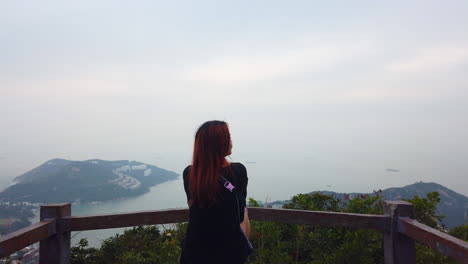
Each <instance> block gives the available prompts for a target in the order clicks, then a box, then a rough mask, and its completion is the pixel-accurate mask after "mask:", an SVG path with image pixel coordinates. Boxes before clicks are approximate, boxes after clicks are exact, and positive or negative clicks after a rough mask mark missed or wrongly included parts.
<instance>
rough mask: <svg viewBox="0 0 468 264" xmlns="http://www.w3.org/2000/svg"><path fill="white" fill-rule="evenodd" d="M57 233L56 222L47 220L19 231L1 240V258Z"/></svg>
mask: <svg viewBox="0 0 468 264" xmlns="http://www.w3.org/2000/svg"><path fill="white" fill-rule="evenodd" d="M55 233H56V221H55V220H53V219H52V220H46V221H42V222H38V223H35V224H32V225H30V226H27V227H25V228H22V229H19V230H17V231H15V232H13V233H10V234H8V235H6V236H4V237H2V238H0V258H2V257H6V256H9V255H10V254H12V253H14V252H16V251H18V250H20V249H22V248H24V247H27V246H29V245H31V244H33V243H36V242H38V241H40V240H42V239H46V238H48V237H50V236H52V235H54V234H55Z"/></svg>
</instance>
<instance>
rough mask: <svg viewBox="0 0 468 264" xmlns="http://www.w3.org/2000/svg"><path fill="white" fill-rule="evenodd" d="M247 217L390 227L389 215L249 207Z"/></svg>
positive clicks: (351, 225) (323, 223)
mask: <svg viewBox="0 0 468 264" xmlns="http://www.w3.org/2000/svg"><path fill="white" fill-rule="evenodd" d="M249 217H250V219H251V220H257V221H268V222H277V223H287V224H311V225H322V226H337V227H349V228H366V229H377V230H386V229H389V227H390V217H389V216H385V215H370V214H349V213H334V212H321V211H305V210H293V209H271V208H249Z"/></svg>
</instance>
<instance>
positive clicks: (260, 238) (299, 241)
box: [71, 192, 468, 264]
mask: <svg viewBox="0 0 468 264" xmlns="http://www.w3.org/2000/svg"><path fill="white" fill-rule="evenodd" d="M407 201H409V202H411V203H412V204H413V206H414V211H415V218H416V219H417V220H418V221H420V222H422V223H424V224H426V225H428V226H431V227H434V228H439V226H438V223H439V222H440V220H441V219H442V217H443V216H441V215H439V214H438V212H437V210H436V208H437V204H438V203H439V201H440V199H439V195H438V193H436V192H434V193H429V194H427V197H424V198H421V197H417V196H415V197H413V199H410V200H407ZM249 205H250V206H251V207H256V206H259V204H258V203H257V202H256V201H255V200H253V199H249ZM283 207H284V208H287V209H298V210H314V211H334V212H348V213H361V214H382V213H383V199H382V196H381V193H379V192H377V193H374V195H372V196H358V197H355V198H353V199H351V200H347V201H343V200H340V199H337V198H335V197H332V196H328V195H324V194H321V193H312V194H299V195H296V196H294V197H293V198H292V199H291V202H290V203H288V204H286V205H284V206H283ZM467 229H468V226H467V225H465V226H460V227H457V228H454V229H453V230H451V231H450V233H449V234H451V235H453V236H457V237H459V238H461V239H465V240H466V239H467ZM185 230H186V224H180V225H176V226H174V227H173V228H170V229H164V230H163V231H161V228H158V227H155V226H139V227H135V228H133V229H130V230H126V231H125V232H124V233H123V234H122V235H116V236H114V237H111V238H109V239H107V240H105V241H104V242H103V243H102V246H101V248H100V249H96V248H90V247H88V244H87V241H86V240H85V239H83V240H81V241H80V242H79V244H78V245H77V246H75V247H73V248H72V252H71V253H72V263H73V264H78V263H80V264H81V263H85V264H88V263H89V264H91V263H92V264H107V263H122V264H127V263H142V264H150V263H151V264H152V263H178V260H179V255H180V247H179V244H180V241H181V240H182V238H183V237H184V234H185ZM251 241H252V244H253V245H254V248H255V253H254V254H253V255H252V256H251V257H250V261H249V263H252V264H263V263H265V264H266V263H268V264H270V263H272V264H275V263H278V264H280V263H281V264H284V263H297V264H302V263H303V264H305V263H312V264H319V263H349V264H353V263H364V264H365V263H369V264H370V263H372V264H373V263H383V234H382V232H379V231H375V230H364V229H359V230H352V229H347V228H336V227H335V228H330V227H323V226H315V225H294V224H276V223H271V222H259V221H252V223H251ZM416 254H417V263H438V264H440V263H442V264H444V263H446V264H448V263H455V262H453V261H450V260H449V259H448V258H447V257H445V256H443V255H441V254H439V253H437V252H435V251H432V250H430V249H428V248H427V247H425V246H423V245H419V244H417V245H416Z"/></svg>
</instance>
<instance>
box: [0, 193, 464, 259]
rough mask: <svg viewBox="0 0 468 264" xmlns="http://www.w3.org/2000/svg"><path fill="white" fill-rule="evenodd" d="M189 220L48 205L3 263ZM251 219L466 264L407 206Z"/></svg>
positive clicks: (451, 241)
mask: <svg viewBox="0 0 468 264" xmlns="http://www.w3.org/2000/svg"><path fill="white" fill-rule="evenodd" d="M188 216H189V211H188V209H169V210H158V211H143V212H133V213H120V214H103V215H91V216H71V204H69V203H67V204H49V205H44V206H41V209H40V222H38V223H35V224H32V225H30V226H28V227H25V228H23V229H20V230H18V231H16V232H13V233H10V234H8V235H6V236H4V237H2V238H0V258H3V257H7V256H9V255H10V254H12V253H14V252H16V251H18V250H20V249H22V248H24V247H26V246H29V245H31V244H33V243H36V242H40V243H39V263H41V264H69V263H70V244H71V232H72V231H83V230H96V229H107V228H121V227H132V226H138V225H157V224H171V223H182V222H187V221H188ZM249 217H250V219H251V220H254V221H268V222H276V223H287V224H307V225H320V226H328V227H346V228H353V229H374V230H379V231H381V232H383V234H384V239H383V240H384V241H383V243H384V245H383V248H384V259H385V264H403V263H405V264H414V263H416V250H415V241H417V242H419V243H421V244H424V245H426V246H428V247H430V248H432V249H434V250H436V251H438V252H440V253H442V254H444V255H446V256H449V257H452V258H453V259H455V260H457V261H459V262H460V263H463V264H468V243H467V242H464V241H463V240H460V239H458V238H455V237H452V236H450V235H448V234H446V233H443V232H440V231H438V230H436V229H433V228H431V227H428V226H426V225H424V224H421V223H419V222H418V221H416V220H414V219H412V217H413V206H412V204H410V203H408V202H405V201H385V202H384V215H371V214H351V213H336V212H322V211H306V210H291V209H270V208H249Z"/></svg>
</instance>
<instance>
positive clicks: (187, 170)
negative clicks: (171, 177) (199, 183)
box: [182, 166, 190, 203]
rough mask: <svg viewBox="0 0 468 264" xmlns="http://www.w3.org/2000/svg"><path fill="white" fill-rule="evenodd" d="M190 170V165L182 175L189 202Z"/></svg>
mask: <svg viewBox="0 0 468 264" xmlns="http://www.w3.org/2000/svg"><path fill="white" fill-rule="evenodd" d="M189 171H190V166H187V167H186V168H185V169H184V172H183V173H182V177H183V178H184V190H185V195H186V196H187V203H188V201H189V200H190V192H189V181H188V179H189Z"/></svg>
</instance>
